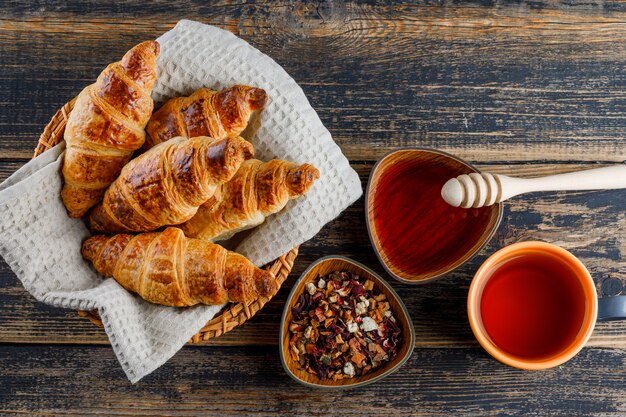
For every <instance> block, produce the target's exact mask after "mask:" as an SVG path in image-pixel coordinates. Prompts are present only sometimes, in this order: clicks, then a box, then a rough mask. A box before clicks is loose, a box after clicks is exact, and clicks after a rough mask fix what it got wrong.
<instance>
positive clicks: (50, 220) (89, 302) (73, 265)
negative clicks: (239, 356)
mask: <svg viewBox="0 0 626 417" xmlns="http://www.w3.org/2000/svg"><path fill="white" fill-rule="evenodd" d="M158 41H159V43H160V44H161V55H160V56H159V59H158V61H157V64H158V81H157V85H156V87H155V90H154V94H153V97H154V99H155V101H156V102H157V103H159V102H162V101H164V100H165V99H167V98H169V97H173V96H176V95H186V94H189V93H191V92H192V91H194V90H196V89H198V88H200V87H211V88H214V89H220V88H223V87H227V86H230V85H232V84H235V83H242V84H250V85H253V86H257V87H261V88H264V89H265V90H266V91H267V92H268V94H269V97H270V100H269V103H268V105H267V106H266V108H265V109H264V110H262V111H261V112H260V113H259V115H258V116H257V117H256V118H255V119H254V120H253V122H252V123H251V126H250V127H249V129H247V131H246V133H244V135H243V136H245V137H246V138H247V139H249V140H250V141H251V142H252V143H253V144H254V146H255V148H256V157H257V158H259V159H262V160H268V159H271V158H281V159H288V160H292V161H295V162H300V163H304V162H309V163H312V164H313V165H315V166H316V167H317V168H318V169H319V170H320V173H321V177H320V179H319V180H318V181H317V182H316V183H315V184H314V186H313V187H312V189H311V190H310V191H309V193H308V194H307V195H306V196H305V197H303V198H300V199H298V200H296V201H293V202H291V203H290V204H289V205H288V206H287V208H286V209H285V210H284V211H283V212H281V213H279V214H277V215H274V216H272V217H270V218H269V219H268V220H267V221H266V222H265V223H264V224H263V225H261V226H259V227H258V228H256V229H255V230H254V231H253V232H252V233H251V234H250V235H249V236H247V237H246V239H245V240H244V241H243V242H242V243H241V244H240V245H239V246H238V247H237V251H239V252H241V253H243V254H245V255H246V256H248V257H249V258H250V259H251V260H252V261H253V262H254V263H255V264H257V265H263V264H265V263H267V262H269V261H271V260H273V259H276V258H277V257H279V256H280V255H281V254H283V253H285V252H287V251H288V250H289V249H291V248H293V247H294V246H297V245H299V244H301V243H303V242H305V241H306V240H308V239H310V238H311V237H313V236H314V235H315V234H316V233H317V232H318V231H319V230H320V229H321V228H322V226H324V224H326V223H327V222H329V221H330V220H332V219H333V218H335V217H336V216H338V215H339V213H341V211H343V210H344V209H345V208H346V207H348V206H349V205H350V204H352V203H353V202H354V201H356V200H357V199H358V198H359V197H360V196H361V194H362V190H361V184H360V181H359V178H358V175H357V174H356V172H355V171H354V170H353V169H352V168H350V165H349V163H348V160H347V159H346V158H345V156H344V155H343V154H342V153H341V150H340V149H339V147H338V146H337V145H336V144H335V143H334V142H333V140H332V138H331V136H330V133H329V132H328V130H326V128H325V127H324V126H323V125H322V123H321V121H320V119H319V117H318V116H317V114H316V113H315V111H314V110H313V108H311V106H310V105H309V102H308V101H307V99H306V97H305V96H304V93H303V92H302V90H301V89H300V87H299V86H298V85H297V84H296V82H295V81H294V80H293V79H292V78H291V77H290V76H289V75H288V74H287V73H286V72H285V71H284V70H283V69H282V68H281V67H280V66H279V65H278V64H277V63H276V62H274V61H273V60H272V59H271V58H269V57H268V56H266V55H264V54H262V53H261V52H259V51H258V50H257V49H255V48H253V47H252V46H250V45H249V44H248V43H246V42H245V41H243V40H241V39H239V38H237V37H236V36H234V35H233V34H231V33H230V32H227V31H224V30H221V29H219V28H216V27H212V26H207V25H203V24H200V23H197V22H191V21H181V22H179V23H178V24H177V25H176V27H175V28H174V29H172V30H171V31H169V32H168V33H166V34H164V35H163V36H161V37H160V38H159V39H158ZM112 60H113V59H112ZM63 150H64V145H63V144H61V145H58V146H56V147H55V148H53V149H51V150H49V151H47V152H45V153H44V154H43V155H41V156H39V157H38V158H36V159H34V160H32V161H31V162H29V163H27V164H26V165H24V166H23V167H22V168H21V169H19V170H18V171H17V172H15V173H14V174H13V175H12V176H11V177H9V178H8V179H7V180H6V181H5V182H4V183H2V184H0V213H2V215H1V217H0V255H2V257H3V258H4V259H5V261H6V262H7V263H8V264H9V266H10V267H11V269H12V270H13V271H14V272H15V274H16V275H17V277H18V278H19V279H20V280H21V281H22V283H23V285H24V287H25V288H26V290H28V291H29V292H30V293H31V294H32V295H33V296H34V297H35V298H36V299H37V300H39V301H41V302H44V303H47V304H50V305H54V306H58V307H65V308H71V309H80V310H98V312H99V314H100V316H101V318H102V321H103V324H104V328H105V330H106V333H107V335H108V336H109V339H110V341H111V345H112V347H113V349H114V351H115V354H116V355H117V357H118V359H119V361H120V363H121V365H122V368H123V369H124V371H125V372H126V375H127V376H128V379H129V380H130V381H131V382H133V383H134V382H136V381H138V380H140V379H141V378H142V377H144V376H145V375H147V374H149V373H150V372H152V371H153V370H155V369H156V368H158V367H159V366H161V365H162V364H163V363H165V362H166V361H167V360H168V359H169V358H170V357H171V356H172V355H174V353H176V352H177V351H178V350H179V349H180V348H181V347H182V346H183V345H184V344H185V343H186V342H187V341H188V340H189V339H190V338H191V337H192V336H193V335H194V334H195V333H196V332H197V331H198V330H199V329H200V328H201V327H202V326H203V325H204V324H205V323H206V322H207V321H208V320H210V319H211V318H212V317H213V316H215V314H217V313H218V312H219V310H220V309H221V307H222V306H196V307H191V308H171V307H163V306H157V305H153V304H150V303H148V302H145V301H143V300H141V299H139V298H138V297H136V296H133V295H132V294H130V293H128V292H127V291H126V290H124V289H123V288H122V287H121V286H119V285H118V284H117V283H116V282H115V281H114V280H112V279H103V278H102V277H101V276H99V275H98V274H97V273H96V272H95V271H94V270H93V269H92V268H91V267H90V266H89V265H88V264H87V263H86V262H85V261H84V260H83V259H82V257H81V255H80V247H81V243H82V241H83V240H84V239H85V238H87V237H88V236H89V232H88V231H87V229H86V227H85V225H84V223H83V221H81V220H75V219H70V218H69V217H67V214H66V212H65V208H64V207H63V203H62V201H61V199H60V190H61V186H62V178H61V174H60V169H61V164H62V157H63Z"/></svg>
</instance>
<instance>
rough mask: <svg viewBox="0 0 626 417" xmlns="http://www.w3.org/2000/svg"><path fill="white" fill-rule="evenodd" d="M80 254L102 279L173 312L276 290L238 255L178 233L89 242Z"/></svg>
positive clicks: (262, 273) (100, 238)
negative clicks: (109, 280) (168, 307)
mask: <svg viewBox="0 0 626 417" xmlns="http://www.w3.org/2000/svg"><path fill="white" fill-rule="evenodd" d="M82 254H83V257H84V258H85V259H87V260H88V261H91V262H92V263H93V266H94V268H95V269H96V270H97V271H98V272H99V273H101V274H102V275H104V276H106V277H113V278H115V280H116V281H117V282H119V283H120V284H121V285H122V286H123V287H124V288H126V289H127V290H129V291H132V292H135V293H137V294H139V296H140V297H141V298H143V299H144V300H146V301H150V302H151V303H155V304H161V305H166V306H174V307H185V306H192V305H195V304H199V303H202V304H223V303H225V302H227V301H236V302H249V301H252V300H254V299H256V298H258V297H260V296H261V297H265V296H269V295H271V294H272V293H273V292H275V291H276V289H277V287H278V284H277V283H276V281H275V280H274V277H273V276H272V274H271V273H270V272H268V271H264V270H262V269H259V268H257V267H256V266H254V265H253V264H252V263H251V262H250V261H249V260H248V259H247V258H245V257H244V256H243V255H239V254H238V253H235V252H230V251H227V250H226V249H224V248H222V247H221V246H219V245H216V244H214V243H210V242H205V241H202V240H199V239H188V238H186V237H185V235H184V234H183V232H182V231H181V230H180V229H177V228H174V227H168V228H167V229H165V231H163V232H159V233H141V234H138V235H128V234H120V235H115V236H112V237H106V236H103V235H99V236H93V237H90V238H89V239H87V240H86V241H85V242H84V243H83V247H82Z"/></svg>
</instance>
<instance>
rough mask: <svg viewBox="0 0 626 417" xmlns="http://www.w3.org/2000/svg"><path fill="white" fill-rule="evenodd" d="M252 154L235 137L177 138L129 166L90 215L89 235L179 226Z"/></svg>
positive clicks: (140, 157)
mask: <svg viewBox="0 0 626 417" xmlns="http://www.w3.org/2000/svg"><path fill="white" fill-rule="evenodd" d="M253 155H254V149H253V147H252V145H251V144H250V143H249V142H247V141H246V140H245V139H243V138H241V137H238V136H234V137H230V138H226V139H222V140H219V141H216V140H214V139H212V138H206V137H200V138H193V139H186V138H176V139H172V140H170V141H167V142H164V143H162V144H160V145H159V146H155V147H154V148H152V149H150V150H149V151H148V152H146V153H144V154H142V155H140V156H138V157H137V158H135V159H133V160H132V161H130V162H129V163H128V164H127V165H126V166H125V167H124V169H122V172H121V174H120V176H119V177H118V178H117V179H116V180H115V181H114V182H113V184H111V186H110V187H109V189H108V190H107V191H106V193H105V194H104V200H103V201H102V203H101V204H99V205H97V206H96V207H95V208H94V209H93V210H92V212H91V214H90V216H89V221H90V227H91V230H92V231H94V232H104V233H120V232H129V231H132V232H145V231H151V230H155V229H158V228H159V227H161V226H167V225H173V224H180V223H183V222H185V221H187V220H189V219H190V218H192V217H193V215H194V214H196V211H197V210H198V207H199V206H200V205H201V204H202V203H204V202H205V201H207V200H208V199H209V198H210V197H211V196H212V195H213V193H214V192H215V190H216V189H217V187H218V186H219V185H220V184H222V183H224V182H226V181H228V180H230V179H231V178H232V176H233V175H235V173H236V172H237V170H238V169H239V167H240V166H241V163H242V162H243V161H244V160H246V159H249V158H251V157H252V156H253Z"/></svg>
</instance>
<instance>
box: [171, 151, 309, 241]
mask: <svg viewBox="0 0 626 417" xmlns="http://www.w3.org/2000/svg"><path fill="white" fill-rule="evenodd" d="M319 176H320V173H319V171H318V170H317V168H315V167H314V166H312V165H310V164H303V165H298V164H296V163H293V162H289V161H283V160H278V159H274V160H271V161H268V162H261V161H259V160H256V159H251V160H248V161H246V162H244V163H243V164H242V165H241V167H240V168H239V170H238V171H237V173H236V174H235V176H234V177H233V178H232V179H231V180H230V181H228V182H227V183H225V184H222V185H221V186H220V187H219V189H218V190H217V191H216V193H215V195H214V196H213V197H212V198H211V199H209V200H208V201H207V202H206V203H204V204H203V205H202V206H200V208H199V209H198V211H197V213H196V214H195V215H194V216H193V217H192V218H191V219H190V220H188V221H187V222H185V223H184V224H182V225H181V228H182V229H183V231H184V232H185V235H187V236H189V237H195V238H198V239H203V240H208V241H216V240H222V239H228V238H230V237H231V236H232V235H234V234H235V233H237V232H239V231H242V230H246V229H249V228H252V227H254V226H257V225H259V224H261V223H263V221H264V220H265V218H266V217H267V216H269V215H271V214H274V213H277V212H279V211H280V210H282V209H283V208H284V207H285V205H286V204H287V202H288V201H289V200H290V199H294V198H297V197H299V196H301V195H303V194H304V193H306V192H307V191H308V190H309V188H310V187H311V185H312V184H313V183H314V182H315V180H317V179H318V178H319Z"/></svg>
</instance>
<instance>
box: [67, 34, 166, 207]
mask: <svg viewBox="0 0 626 417" xmlns="http://www.w3.org/2000/svg"><path fill="white" fill-rule="evenodd" d="M158 54H159V44H158V43H157V42H155V41H147V42H143V43H141V44H139V45H137V46H135V47H134V48H132V49H131V50H130V51H128V52H127V53H126V54H125V55H124V57H123V58H122V60H121V61H119V62H115V63H113V64H110V65H109V66H107V67H106V68H105V69H104V71H102V73H101V74H100V76H99V77H98V79H97V81H96V82H95V83H94V84H91V85H89V86H87V87H86V88H85V89H84V90H83V91H82V92H81V93H80V94H79V95H78V98H77V100H76V103H75V105H74V108H73V110H72V112H71V113H70V116H69V119H68V122H67V126H66V128H65V132H64V139H65V142H66V144H67V150H66V153H65V160H64V164H63V178H64V185H63V190H62V192H61V197H62V199H63V203H64V204H65V207H66V208H67V210H68V214H69V215H70V216H71V217H82V216H83V215H84V214H85V213H86V212H87V210H89V208H91V207H92V206H93V205H95V204H96V203H98V202H99V201H100V200H101V199H102V196H103V194H104V191H105V189H106V188H107V187H108V186H109V184H111V182H113V181H114V180H115V178H116V177H117V176H118V175H119V173H120V171H121V169H122V167H123V166H124V164H126V162H128V160H129V159H130V157H131V155H132V153H133V151H135V150H136V149H138V148H140V147H141V146H142V145H143V143H144V140H145V131H144V127H145V125H146V123H147V122H148V120H149V118H150V115H151V113H152V109H153V101H152V98H151V97H150V94H151V92H152V87H153V86H154V83H155V81H156V57H157V55H158Z"/></svg>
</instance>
